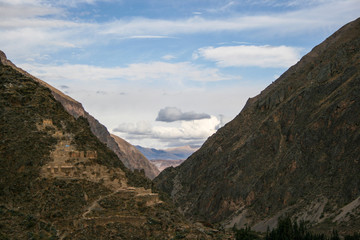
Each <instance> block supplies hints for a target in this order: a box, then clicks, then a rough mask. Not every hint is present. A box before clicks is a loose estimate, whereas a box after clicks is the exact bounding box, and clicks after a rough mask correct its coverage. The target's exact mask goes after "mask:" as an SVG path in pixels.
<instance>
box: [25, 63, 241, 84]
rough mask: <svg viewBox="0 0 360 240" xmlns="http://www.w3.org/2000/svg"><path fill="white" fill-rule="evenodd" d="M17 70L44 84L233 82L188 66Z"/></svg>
mask: <svg viewBox="0 0 360 240" xmlns="http://www.w3.org/2000/svg"><path fill="white" fill-rule="evenodd" d="M20 67H22V68H24V69H26V70H27V71H29V72H30V73H32V74H33V75H35V76H37V77H39V78H42V79H44V80H54V79H58V80H61V79H66V80H77V81H84V82H85V81H86V82H89V81H95V82H101V81H108V80H111V79H119V80H121V79H122V80H127V81H145V82H152V81H168V82H174V83H181V82H184V81H199V82H216V81H222V80H229V79H234V78H235V76H226V75H223V74H221V73H220V72H219V70H218V69H216V68H206V67H202V66H199V65H195V64H191V63H189V62H180V63H168V62H150V63H133V64H129V65H128V66H126V67H112V68H110V67H109V68H105V67H98V66H91V65H79V64H77V65H70V64H65V65H42V64H21V65H20Z"/></svg>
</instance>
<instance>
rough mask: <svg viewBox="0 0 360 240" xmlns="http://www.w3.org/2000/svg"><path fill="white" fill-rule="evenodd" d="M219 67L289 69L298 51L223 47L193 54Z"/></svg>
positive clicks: (274, 48) (298, 57)
mask: <svg viewBox="0 0 360 240" xmlns="http://www.w3.org/2000/svg"><path fill="white" fill-rule="evenodd" d="M194 55H195V56H197V57H199V56H201V57H203V58H205V59H207V60H211V61H215V62H216V63H217V65H219V66H221V67H240V66H241V67H243V66H257V67H264V68H265V67H289V66H291V65H293V64H295V63H296V62H297V61H298V60H299V59H300V49H298V48H293V47H288V46H268V45H265V46H253V45H240V46H225V47H217V48H214V47H206V48H200V49H198V51H197V52H196V53H195V54H194Z"/></svg>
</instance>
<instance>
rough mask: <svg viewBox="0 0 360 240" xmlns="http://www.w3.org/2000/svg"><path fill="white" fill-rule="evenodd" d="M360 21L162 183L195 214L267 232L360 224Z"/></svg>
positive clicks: (254, 101) (344, 229)
mask: <svg viewBox="0 0 360 240" xmlns="http://www.w3.org/2000/svg"><path fill="white" fill-rule="evenodd" d="M359 49H360V19H357V20H355V21H353V22H351V23H349V24H347V25H345V26H344V27H342V28H341V29H339V30H338V31H337V32H336V33H334V34H333V35H332V36H330V37H329V38H328V39H326V40H325V41H324V42H323V43H321V44H320V45H318V46H317V47H315V48H314V49H313V50H312V51H311V52H310V53H308V54H307V55H305V56H304V57H303V58H302V59H301V60H300V61H299V62H298V63H297V64H296V65H294V66H292V67H291V68H290V69H289V70H288V71H286V72H285V73H284V74H283V75H282V76H281V77H280V78H279V79H277V80H276V81H275V82H273V83H272V84H271V85H270V86H269V87H267V88H266V89H265V90H264V91H262V92H261V93H260V94H259V95H258V96H256V97H254V98H251V99H249V100H248V102H247V103H246V105H245V107H244V109H243V110H242V111H241V112H240V114H239V115H238V116H237V117H236V118H235V119H234V120H232V121H231V122H229V123H228V124H226V125H225V126H224V127H223V128H221V129H219V130H218V131H217V132H216V133H215V134H214V135H213V136H211V137H210V138H209V139H208V140H207V141H206V142H205V143H204V145H203V146H202V147H201V148H200V150H198V151H197V152H195V153H194V154H193V155H192V156H190V157H189V158H188V159H187V160H186V161H185V162H184V163H183V164H182V165H180V166H179V167H176V168H168V169H166V170H164V171H163V172H162V173H161V174H160V175H159V176H158V177H157V178H156V179H155V183H156V185H157V186H158V187H159V188H160V189H162V190H164V191H166V192H167V193H169V194H170V195H171V197H172V199H173V201H174V202H175V203H176V204H177V205H178V206H179V208H180V209H181V210H182V211H183V213H184V214H185V215H186V216H188V217H191V218H192V219H193V220H205V221H210V222H212V223H222V224H223V225H224V226H226V227H232V226H233V225H234V224H236V225H237V226H238V227H241V226H245V225H246V224H247V225H249V226H252V228H253V229H255V230H259V231H266V228H267V226H270V227H274V226H275V225H276V222H277V218H278V217H279V216H281V215H289V216H291V217H292V218H293V219H296V220H305V221H309V222H310V223H311V224H312V225H313V229H314V230H317V231H325V232H327V231H329V230H331V229H332V228H335V229H338V230H339V231H340V233H352V232H354V231H358V230H359V229H360V178H359V172H360V163H359V162H360V157H359V156H360V148H359V146H360V126H359V124H360V115H359V113H360V73H359V71H360V51H359Z"/></svg>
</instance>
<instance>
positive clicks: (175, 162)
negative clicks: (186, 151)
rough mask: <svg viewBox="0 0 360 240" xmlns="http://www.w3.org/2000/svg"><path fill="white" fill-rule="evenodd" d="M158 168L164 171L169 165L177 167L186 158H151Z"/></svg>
mask: <svg viewBox="0 0 360 240" xmlns="http://www.w3.org/2000/svg"><path fill="white" fill-rule="evenodd" d="M150 161H151V162H152V163H153V164H154V165H155V166H156V167H157V168H158V169H159V171H160V172H162V171H163V170H164V169H166V168H168V167H177V166H179V165H180V164H181V163H183V162H184V161H185V160H184V159H178V160H155V159H154V160H150Z"/></svg>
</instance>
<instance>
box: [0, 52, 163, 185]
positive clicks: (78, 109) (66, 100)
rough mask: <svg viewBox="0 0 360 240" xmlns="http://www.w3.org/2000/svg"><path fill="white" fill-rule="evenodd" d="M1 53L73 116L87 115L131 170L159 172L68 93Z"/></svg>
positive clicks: (95, 130)
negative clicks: (136, 155) (130, 150)
mask: <svg viewBox="0 0 360 240" xmlns="http://www.w3.org/2000/svg"><path fill="white" fill-rule="evenodd" d="M0 55H1V56H0V57H1V62H2V64H4V65H7V66H10V67H12V68H13V69H15V70H16V71H19V72H21V73H22V74H24V75H26V76H28V77H30V78H32V79H33V80H35V81H37V82H39V83H40V84H41V85H43V86H45V87H47V88H49V89H50V90H51V93H52V95H53V96H54V97H55V99H56V100H57V101H59V102H60V103H61V104H62V105H63V106H64V108H65V110H66V111H67V112H68V113H70V114H71V115H72V116H74V117H75V118H78V117H80V116H81V117H85V118H86V119H87V120H88V122H89V124H90V128H91V131H92V132H93V133H94V134H95V136H97V137H98V138H99V140H100V141H101V142H103V143H105V144H106V145H107V146H108V147H109V148H110V149H111V150H113V151H114V152H115V153H116V155H117V156H118V157H119V159H120V160H121V161H122V162H123V163H124V165H125V166H126V167H127V168H129V169H131V170H134V169H139V170H140V169H144V171H145V175H146V176H147V177H149V178H150V179H153V178H154V177H155V176H157V175H158V174H159V171H158V170H157V168H156V167H155V166H153V165H152V163H151V162H149V160H147V159H146V158H140V159H136V161H134V157H133V156H130V155H127V153H126V152H124V151H122V150H121V148H126V146H123V147H121V146H119V145H118V143H117V142H116V141H115V139H113V137H111V136H110V133H109V132H108V130H107V129H106V127H105V126H104V125H102V124H101V123H100V122H99V121H98V120H96V119H95V118H94V117H93V116H91V115H90V114H89V113H88V112H86V111H85V109H84V108H83V106H82V104H81V103H79V102H78V101H76V100H74V99H72V98H71V97H69V96H67V95H66V94H64V93H63V92H61V91H59V90H58V89H56V88H54V87H53V86H51V85H49V84H48V83H46V82H44V81H42V80H40V79H38V78H36V77H34V76H32V75H31V74H29V73H27V72H25V71H24V70H22V69H21V68H18V67H17V66H15V65H14V64H13V63H12V62H11V61H9V60H8V59H7V58H6V55H5V53H3V52H2V51H0Z"/></svg>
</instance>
